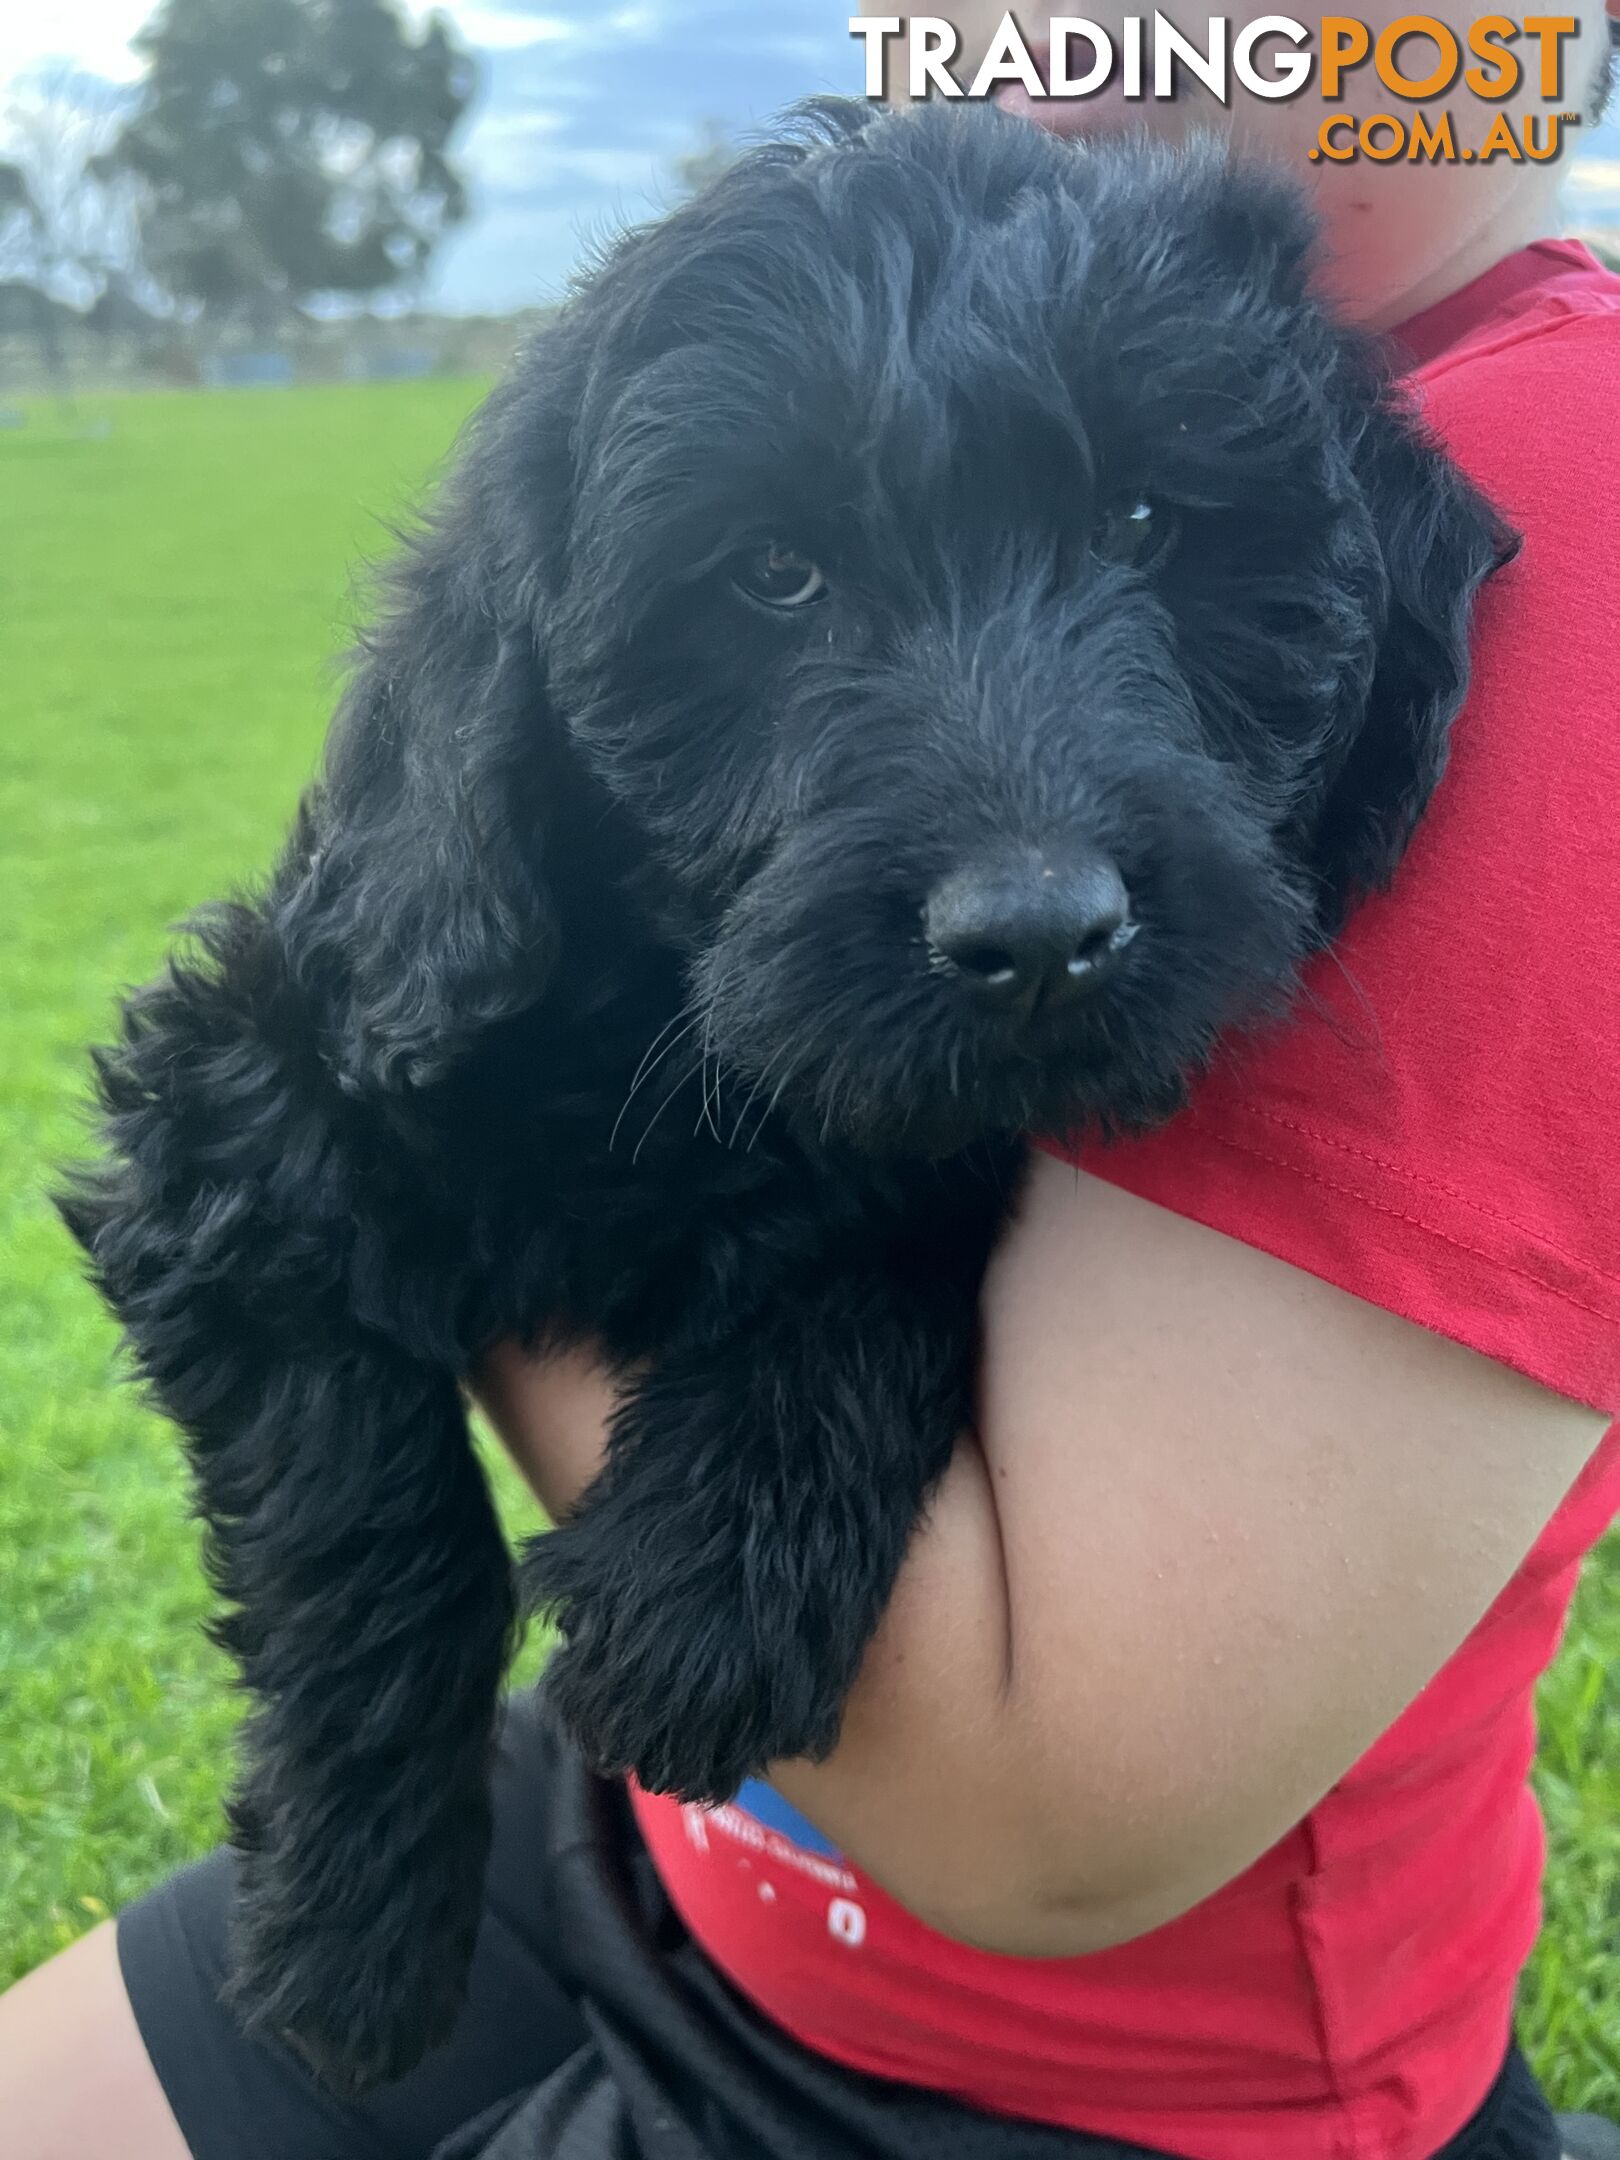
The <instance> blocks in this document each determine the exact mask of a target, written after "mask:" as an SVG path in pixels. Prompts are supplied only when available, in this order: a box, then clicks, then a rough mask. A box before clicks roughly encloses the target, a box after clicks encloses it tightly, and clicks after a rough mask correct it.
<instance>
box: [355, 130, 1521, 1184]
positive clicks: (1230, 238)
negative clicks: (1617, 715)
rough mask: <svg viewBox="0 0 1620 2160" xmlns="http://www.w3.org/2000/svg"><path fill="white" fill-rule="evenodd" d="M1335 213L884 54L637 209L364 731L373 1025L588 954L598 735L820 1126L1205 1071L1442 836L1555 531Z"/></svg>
mask: <svg viewBox="0 0 1620 2160" xmlns="http://www.w3.org/2000/svg"><path fill="white" fill-rule="evenodd" d="M1310 255H1311V233H1310V227H1309V223H1308V220H1307V218H1306V216H1305V214H1304V213H1303V211H1302V210H1301V209H1300V207H1299V205H1298V202H1297V200H1296V198H1295V197H1294V195H1293V194H1292V193H1291V192H1290V191H1288V190H1286V189H1285V188H1284V187H1282V186H1281V185H1280V184H1279V183H1277V182H1274V181H1271V180H1268V179H1262V178H1260V177H1258V176H1257V175H1255V174H1253V173H1252V172H1245V171H1242V170H1236V169H1233V168H1231V167H1230V166H1228V165H1227V164H1225V163H1223V162H1222V160H1221V159H1220V157H1219V156H1218V155H1217V154H1216V153H1214V152H1213V151H1201V152H1197V153H1191V154H1189V153H1178V154H1170V153H1166V152H1155V151H1149V150H1146V149H1144V148H1141V147H1127V146H1112V147H1094V148H1089V149H1086V148H1076V147H1075V146H1073V145H1072V144H1068V143H1063V142H1059V141H1055V140H1053V139H1052V138H1050V137H1048V136H1046V135H1044V134H1042V133H1040V132H1039V131H1037V130H1035V129H1033V128H1031V127H1028V126H1027V125H1024V124H1022V123H1019V122H1015V121H1011V120H1005V119H1003V118H1001V117H1000V116H998V115H996V114H994V113H989V112H983V111H979V112H974V113H971V114H964V113H961V112H953V111H943V112H941V111H938V110H935V111H924V112H920V113H916V114H912V115H908V116H905V117H885V118H880V119H875V120H870V119H868V118H867V117H866V116H865V115H864V114H863V113H860V112H859V109H858V108H852V107H836V106H826V107H821V108H817V110H816V111H815V112H814V113H812V114H810V115H808V116H806V117H805V118H804V119H803V120H802V122H801V124H800V126H799V127H798V129H797V131H796V132H795V133H794V134H793V135H792V137H791V138H790V139H789V140H787V141H785V142H782V143H778V144H776V145H773V146H772V147H769V148H767V149H764V150H762V151H760V152H758V153H756V154H754V155H752V156H750V157H748V158H746V159H744V160H743V161H742V162H741V163H740V164H739V165H737V166H736V167H735V168H734V169H733V170H732V171H731V172H729V173H728V174H726V175H725V177H724V178H723V179H722V180H721V181H720V182H719V183H718V184H717V185H716V186H714V187H713V188H712V189H711V190H709V191H708V192H707V193H706V194H705V195H703V196H702V197H701V198H699V199H698V200H697V201H696V202H694V203H692V204H690V205H689V206H687V207H686V208H684V209H682V210H681V211H680V212H678V213H677V214H676V215H675V216H673V217H672V218H670V219H669V220H667V221H666V222H665V223H664V224H662V225H661V226H658V227H655V228H651V229H648V230H646V231H643V232H641V233H638V234H635V235H633V236H631V237H630V238H629V239H628V240H627V241H625V242H623V243H621V244H620V246H619V247H618V248H617V250H616V251H615V252H614V253H613V254H612V255H611V257H610V258H609V259H608V260H607V262H606V263H605V264H604V265H603V266H602V267H601V268H600V269H599V270H598V272H597V273H596V274H595V276H594V277H593V278H592V279H591V280H590V281H589V282H588V283H587V284H586V285H585V286H584V287H583V288H582V290H581V291H580V293H579V294H578V295H577V296H576V298H575V299H574V300H573V302H572V303H571V304H570V306H569V307H568V308H567V309H566V310H565V311H564V312H563V314H562V316H561V318H560V319H559V320H558V322H557V323H556V324H555V325H554V326H552V327H551V328H550V329H548V330H547V331H546V332H545V333H543V334H542V336H541V338H540V339H539V341H538V342H537V344H536V345H535V347H534V348H533V349H532V351H531V352H530V354H529V355H528V357H527V358H526V359H525V360H524V361H523V363H522V364H521V365H520V366H519V368H518V369H517V370H516V372H515V373H514V375H513V377H512V379H511V380H510V382H509V383H508V384H507V385H506V386H505V388H504V389H503V390H502V391H501V392H500V393H498V394H497V397H496V398H495V399H494V400H493V401H492V403H491V406H490V408H489V410H488V412H487V414H486V416H485V418H484V420H483V422H482V424H481V426H480V428H479V429H478V431H477V434H476V437H475V439H474V442H473V444H472V447H471V449H470V452H469V454H468V456H467V458H466V460H465V461H464V464H463V467H462V471H461V474H460V476H459V480H458V482H457V484H456V485H454V486H453V488H452V490H451V492H450V495H449V498H448V503H447V507H446V509H445V511H444V512H443V513H442V515H441V517H440V519H439V521H438V522H437V524H436V526H435V528H434V530H433V531H432V532H431V533H430V535H429V536H428V538H427V539H426V541H425V542H424V543H423V546H422V548H421V550H420V552H419V554H418V555H417V557H416V558H415V560H414V562H413V564H412V567H411V569H410V571H409V572H408V577H407V588H408V604H407V606H406V607H405V609H404V610H403V611H402V612H401V613H400V614H399V615H398V616H397V617H396V618H395V620H394V621H393V622H392V623H391V624H390V625H388V626H387V627H386V628H385V630H384V631H383V633H382V635H381V637H380V640H379V644H378V648H377V651H376V654H375V656H374V658H373V661H372V663H371V668H370V671H369V675H368V678H367V680H365V681H363V682H362V684H361V686H360V689H359V692H358V693H357V699H356V705H355V711H354V717H353V718H352V719H351V723H350V725H349V727H348V729H347V730H346V731H345V735H344V737H343V738H342V739H341V740H340V744H339V749H338V753H337V761H336V767H335V770H336V772H337V773H338V775H339V776H342V775H343V774H344V773H345V772H346V773H347V774H348V775H349V777H350V779H351V780H354V781H358V782H359V783H361V785H360V788H359V793H360V794H361V795H363V796H364V798H365V799H366V800H367V801H369V802H372V803H373V804H375V806H376V810H375V819H374V829H373V832H372V834H371V839H372V841H373V842H375V841H376V838H377V829H376V828H380V829H381V834H382V841H383V845H382V847H381V850H380V860H381V861H382V863H383V864H384V865H385V869H384V873H383V875H382V876H381V877H380V878H379V877H377V876H376V875H375V874H373V890H374V893H375V902H376V904H375V906H374V908H373V910H372V914H373V915H374V916H375V918H376V920H375V922H374V924H373V925H372V928H371V930H370V932H369V933H368V932H367V929H366V920H365V911H364V910H362V911H361V918H360V920H359V922H358V926H357V929H358V934H359V937H360V942H361V945H362V948H363V946H364V942H365V937H366V935H368V934H369V935H370V936H371V937H372V941H373V944H374V947H375V953H374V956H373V960H374V964H373V963H372V962H367V961H366V960H365V956H364V953H363V951H362V970H361V972H362V978H363V980H367V981H369V982H370V983H371V985H372V989H371V991H370V993H369V995H368V996H366V997H363V998H361V999H360V1000H359V1001H358V1004H357V1011H356V1015H355V1021H354V1031H353V1036H352V1042H351V1062H352V1063H354V1064H355V1065H357V1066H358V1067H360V1068H362V1069H363V1071H364V1073H365V1074H366V1075H367V1076H368V1077H370V1078H373V1079H375V1078H377V1077H379V1076H381V1077H383V1078H385V1079H388V1078H392V1079H394V1080H398V1079H400V1078H402V1077H403V1078H410V1077H415V1078H418V1079H420V1078H422V1077H424V1076H426V1075H430V1074H432V1073H433V1072H436V1071H438V1070H440V1069H442V1066H443V1064H444V1063H445V1061H446V1060H447V1059H448V1058H450V1057H452V1056H453V1055H454V1054H455V1053H456V1051H457V1050H458V1048H459V1047H460V1046H461V1044H462V1043H463V1042H464V1041H465V1039H466V1035H467V1033H468V1030H469V1028H470V1027H471V1026H473V1025H475V1024H477V1023H478V1022H480V1021H481V1020H483V1019H487V1018H488V1017H491V1016H492V1015H496V1014H499V1013H501V1012H503V1011H510V1010H513V1009H515V1008H516V1007H518V1006H520V1005H522V1004H523V1003H525V1002H528V1001H530V1000H532V998H533V997H535V996H536V995H538V994H539V991H540V989H541V988H542V987H543V984H544V981H545V979H546V973H547V969H548V967H549V965H550V964H551V961H552V958H553V956H554V948H555V943H556V937H557V934H558V933H557V929H556V918H555V915H554V913H553V911H552V909H551V907H550V905H549V903H548V900H547V897H546V892H545V884H544V881H545V877H546V869H545V862H544V853H545V845H546V842H545V837H544V832H543V827H544V824H545V818H546V807H545V787H544V785H543V783H542V782H541V781H540V780H539V779H538V778H537V774H538V773H539V770H540V768H541V766H542V764H543V761H544V760H545V759H546V758H547V757H548V756H554V755H555V754H556V745H557V742H558V740H559V739H561V740H563V741H565V742H566V743H567V744H568V745H570V746H571V748H570V751H569V754H570V755H571V756H572V757H575V758H577V759H578V760H580V761H582V762H583V763H584V765H585V766H586V767H587V768H588V769H589V772H590V773H591V774H592V775H594V779H595V782H596V783H597V784H598V785H599V786H600V788H601V789H604V790H605V791H606V792H607V794H608V795H609V796H610V797H611V798H612V800H613V801H614V803H615V804H617V806H618V807H619V810H620V812H621V813H622V814H623V817H624V819H625V820H626V821H627V822H628V824H629V826H630V827H631V828H632V829H633V830H634V831H635V832H636V833H637V834H638V835H639V838H640V843H641V845H642V846H643V847H644V849H645V851H646V856H647V858H648V860H649V861H650V863H651V864H653V865H654V866H655V867H656V871H657V887H656V889H657V893H658V905H659V908H660V911H661V914H662V917H663V921H664V926H665V927H666V929H668V930H669V931H671V932H672V933H673V934H674V935H675V936H676V937H677V938H678V939H679V940H680V942H681V943H682V945H683V947H684V949H685V950H686V952H687V953H688V955H689V958H690V968H691V974H692V983H693V995H694V998H695V1000H696V1001H697V1002H698V1003H700V1004H701V1005H702V1006H703V1007H704V1008H705V1010H706V1018H707V1023H708V1025H707V1028H706V1031H705V1032H706V1034H707V1038H708V1042H709V1045H710V1048H711V1050H712V1051H713V1052H714V1053H715V1054H716V1055H717V1056H718V1058H719V1060H720V1062H721V1065H722V1067H723V1068H725V1069H729V1070H731V1071H733V1072H735V1073H737V1074H738V1075H740V1076H741V1078H742V1079H743V1080H744V1081H745V1082H746V1083H748V1084H756V1083H757V1084H759V1085H761V1086H765V1087H768V1089H769V1091H770V1093H771V1095H772V1097H773V1099H777V1098H779V1100H780V1102H781V1104H782V1107H783V1109H784V1110H785V1111H787V1112H789V1113H790V1114H792V1115H794V1116H796V1117H797V1118H799V1119H801V1120H803V1121H805V1122H806V1123H807V1124H808V1125H809V1126H811V1127H812V1128H813V1129H815V1130H818V1131H822V1132H829V1133H832V1134H835V1135H837V1136H839V1137H840V1138H842V1139H844V1140H847V1141H850V1142H853V1143H854V1144H856V1145H859V1146H862V1147H867V1148H879V1149H901V1150H907V1151H911V1150H915V1151H923V1152H936V1151H942V1150H947V1149H950V1148H953V1147H956V1146H958V1145H961V1144H962V1143H964V1142H965V1141H967V1140H968V1139H970V1138H972V1137H973V1136H974V1135H975V1134H977V1133H979V1132H982V1131H986V1130H1015V1129H1019V1128H1028V1127H1041V1126H1059V1125H1066V1124H1072V1123H1074V1122H1075V1121H1076V1120H1077V1119H1082V1118H1086V1117H1101V1118H1104V1119H1106V1120H1111V1121H1116V1122H1120V1123H1125V1124H1135V1123H1141V1122H1145V1121H1148V1120H1150V1119H1152V1118H1154V1117H1155V1116H1158V1115H1162V1114H1164V1113H1165V1112H1166V1111H1167V1110H1169V1109H1170V1108H1172V1107H1173V1106H1174V1105H1175V1103H1176V1102H1177V1100H1178V1099H1179V1096H1180V1092H1181V1089H1182V1087H1183V1084H1184V1081H1185V1078H1186V1076H1187V1074H1188V1073H1189V1072H1190V1071H1192V1070H1193V1069H1195V1068H1196V1067H1197V1065H1198V1064H1199V1063H1200V1062H1201V1061H1202V1060H1203V1059H1204V1057H1205V1056H1206V1055H1207V1053H1208V1051H1209V1049H1210V1047H1211V1045H1212V1043H1213V1041H1214V1040H1215V1038H1216V1036H1217V1034H1218V1033H1219V1031H1220V1030H1221V1029H1222V1028H1224V1027H1226V1026H1228V1025H1230V1024H1232V1023H1234V1022H1236V1021H1239V1020H1242V1019H1244V1018H1248V1017H1252V1016H1253V1015H1255V1014H1256V1013H1258V1012H1261V1011H1265V1010H1268V1009H1271V1008H1273V1007H1275V1006H1276V1005H1277V1004H1278V1002H1279V1001H1280V1000H1281V999H1282V997H1283V996H1284V995H1285V994H1286V991H1287V989H1288V987H1289V985H1290V983H1291V981H1292V979H1293V975H1294V971H1295V969H1296V967H1297V964H1298V962H1299V960H1300V959H1301V957H1302V956H1303V955H1304V954H1305V953H1306V952H1308V951H1309V950H1310V949H1311V948H1312V947H1313V946H1314V945H1316V944H1319V943H1320V942H1321V941H1322V940H1323V939H1324V938H1325V937H1326V936H1328V935H1330V934H1331V933H1332V931H1333V930H1334V929H1335V928H1336V926H1337V924H1338V923H1339V921H1340V920H1341V918H1342V916H1343V914H1344V911H1345V909H1346V908H1347V906H1348V905H1349V904H1350V903H1351V902H1352V901H1353V899H1354V898H1355V897H1356V896H1357V895H1358V893H1360V892H1361V891H1363V890H1366V889H1368V888H1371V887H1375V886H1378V885H1380V884H1382V883H1383V882H1384V881H1386V880H1387V879H1388V877H1389V876H1390V874H1391V872H1392V871H1393V869H1394V868H1395V865H1396V864H1397V862H1398V861H1399V859H1400V856H1401V854H1402V851H1403V849H1404V847H1405V845H1406V842H1407V840H1408V838H1409V836H1410V834H1411V832H1412V830H1413V827H1414V825H1415V823H1416V821H1417V819H1418V817H1419V816H1420V814H1421V812H1422V810H1423V808H1424V806H1425V804H1426V802H1427V800H1428V797H1429V795H1430V793H1431V791H1432V789H1433V787H1434V784H1435V782H1436V780H1437V779H1438V777H1439V775H1440V772H1441V770H1442V766H1443V762H1444V757H1445V745H1446V737H1447V731H1448V727H1449V724H1450V721H1451V719H1452V716H1453V714H1454V713H1455V710H1456V708H1457V706H1458V704H1459V702H1460V700H1461V697H1462V694H1463V691H1464V688H1465V685H1466V680H1467V645H1466V638H1467V628H1468V620H1469V611H1470V603H1471V600H1472V597H1473V595H1474V593H1475V591H1476V589H1477V587H1478V585H1479V583H1480V581H1481V580H1482V579H1483V578H1484V577H1485V576H1486V575H1487V574H1488V573H1489V571H1490V570H1491V569H1492V568H1493V567H1494V566H1495V565H1496V564H1497V563H1498V562H1499V561H1501V560H1502V559H1504V557H1505V554H1506V553H1507V552H1508V539H1507V536H1506V534H1505V532H1504V529H1503V528H1502V526H1501V525H1500V524H1499V522H1498V521H1497V520H1496V519H1495V517H1494V516H1493V515H1492V513H1491V512H1490V511H1489V509H1488V508H1487V507H1486V506H1485V504H1484V503H1483V502H1482V501H1481V500H1480V499H1479V498H1478V497H1477V496H1476V495H1475V494H1474V493H1473V492H1472V491H1471V490H1470V489H1469V488H1468V487H1467V486H1466V485H1465V484H1464V483H1463V482H1462V480H1461V479H1460V478H1459V477H1458V475H1457V474H1456V473H1455V471H1454V470H1453V469H1452V468H1451V467H1450V465H1449V464H1448V463H1447V462H1446V460H1445V459H1444V458H1443V456H1442V455H1441V454H1440V453H1439V452H1438V451H1437V450H1436V449H1435V448H1434V447H1433V446H1431V445H1430V444H1429V443H1428V442H1427V441H1426V440H1425V439H1424V438H1423V436H1422V435H1421V433H1420V431H1419V430H1418V429H1417V427H1416V426H1415V424H1414V423H1413V421H1412V420H1411V419H1410V418H1409V417H1408V416H1407V415H1405V414H1404V413H1403V412H1402V411H1401V410H1400V409H1399V407H1398V406H1397V404H1396V403H1395V402H1394V401H1393V400H1392V398H1391V396H1390V393H1389V389H1388V385H1387V382H1386V380H1385V378H1384V375H1383V372H1382V370H1381V367H1380V364H1379V362H1378V361H1377V359H1376V357H1375V355H1374V354H1373V352H1372V350H1371V348H1370V347H1369V346H1368V345H1367V344H1366V343H1365V342H1364V341H1363V340H1361V339H1360V338H1358V337H1356V336H1354V335H1352V334H1350V333H1348V332H1346V331H1344V330H1343V329H1341V328H1340V327H1338V326H1336V325H1335V324H1334V323H1332V322H1331V321H1330V320H1329V319H1328V317H1327V316H1326V315H1325V314H1324V313H1323V311H1322V310H1321V309H1320V307H1319V306H1318V305H1317V304H1316V302H1315V301H1314V300H1313V299H1312V297H1311V296H1310V293H1309V290H1308V274H1309V269H1310ZM379 703H380V704H381V706H382V708H383V710H382V712H381V715H380V716H379V712H378V709H377V708H378V706H379ZM349 793H350V795H351V797H353V796H354V795H355V794H356V790H355V788H353V787H351V788H350V790H349ZM361 822H362V823H363V822H364V821H363V820H362V821H361ZM342 844H343V840H342V835H341V834H339V835H336V836H334V845H337V846H339V847H340V848H341V846H342ZM377 853H378V851H377V850H376V849H375V848H374V854H377ZM367 967H369V969H370V972H369V974H368V973H367V972H366V970H367Z"/></svg>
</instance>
